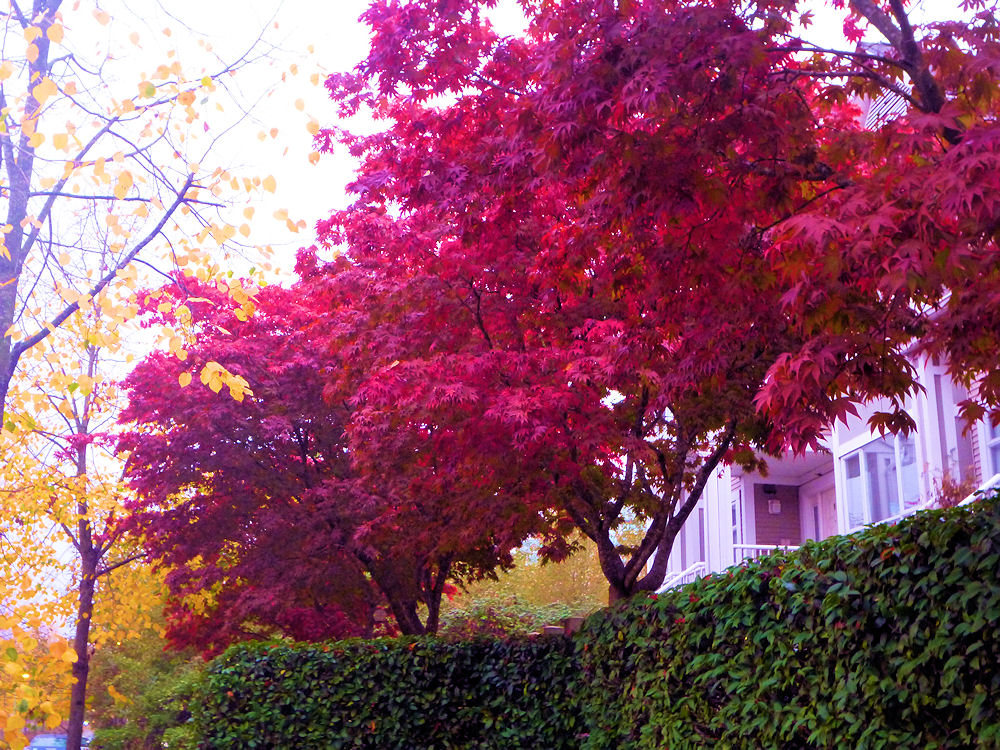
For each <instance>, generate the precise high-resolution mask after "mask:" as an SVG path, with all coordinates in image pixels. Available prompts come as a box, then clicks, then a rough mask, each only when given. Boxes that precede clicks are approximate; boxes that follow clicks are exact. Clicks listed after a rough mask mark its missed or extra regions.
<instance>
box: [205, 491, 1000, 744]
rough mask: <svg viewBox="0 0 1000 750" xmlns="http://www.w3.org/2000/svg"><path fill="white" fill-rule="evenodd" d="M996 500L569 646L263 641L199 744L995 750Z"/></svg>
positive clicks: (661, 602)
mask: <svg viewBox="0 0 1000 750" xmlns="http://www.w3.org/2000/svg"><path fill="white" fill-rule="evenodd" d="M998 572H1000V495H998V496H994V497H991V498H988V499H985V500H983V501H981V502H980V503H977V505H976V506H975V508H974V510H973V511H972V512H969V510H968V509H964V508H958V509H952V510H948V511H940V512H937V511H936V512H929V513H921V514H919V515H918V516H916V517H914V518H911V519H907V520H905V521H903V522H902V523H899V524H897V525H895V526H882V527H873V528H870V529H867V530H866V531H864V532H863V533H860V534H855V535H853V536H849V537H835V538H833V539H829V540H826V541H824V542H821V543H815V544H808V545H806V546H805V547H803V548H802V549H801V550H799V551H797V552H794V553H791V554H788V555H772V556H769V557H767V558H764V559H762V560H759V561H757V562H754V563H750V564H747V565H745V566H743V567H742V568H739V569H735V570H732V571H728V572H726V573H723V574H721V575H716V576H712V577H709V578H705V579H702V580H701V581H698V582H696V583H695V584H692V585H690V586H686V587H684V588H681V589H676V590H674V591H671V592H669V593H667V594H664V595H660V596H659V597H649V598H645V597H643V598H641V599H633V600H632V601H629V602H625V603H623V604H622V605H621V606H618V607H615V608H613V609H608V610H604V611H602V612H601V613H598V614H597V615H595V616H593V617H591V618H590V619H589V620H588V621H587V623H586V625H585V626H584V629H583V631H582V632H581V633H580V634H579V635H578V636H577V637H575V638H574V639H572V640H571V639H568V638H559V637H545V638H535V639H507V640H482V639H480V640H473V641H464V642H462V641H447V640H440V639H439V640H435V639H422V640H398V641H376V642H369V643H361V642H358V643H340V644H329V645H326V646H316V645H311V646H310V645H300V646H294V647H290V646H284V645H270V646H265V645H256V646H239V647H235V648H233V649H231V650H230V651H229V652H227V653H226V655H224V656H223V657H221V658H220V659H219V660H217V661H216V662H215V663H213V665H211V668H210V670H209V678H208V681H207V682H206V684H205V685H204V690H205V698H204V700H203V701H201V702H200V705H198V706H196V707H195V708H196V719H197V721H198V726H199V727H200V728H201V731H202V734H203V737H204V741H203V745H202V746H203V747H205V748H219V749H223V748H255V747H259V748H278V747H280V748H293V747H294V748H410V749H412V750H419V749H420V748H428V749H430V748H435V749H438V748H494V747H495V748H520V747H537V748H544V749H546V750H548V749H555V748H563V747H566V748H589V749H590V750H607V748H635V749H636V750H639V749H647V748H648V749H649V750H653V748H656V749H657V750H659V749H660V748H665V747H670V748H671V749H672V750H678V749H680V748H703V747H704V748H708V747H711V748H727V747H734V748H759V747H775V748H777V747H780V748H813V747H818V748H824V747H828V748H842V747H852V748H880V747H892V748H930V747H933V748H959V747H1000V710H998V703H1000V644H998V629H1000V582H998Z"/></svg>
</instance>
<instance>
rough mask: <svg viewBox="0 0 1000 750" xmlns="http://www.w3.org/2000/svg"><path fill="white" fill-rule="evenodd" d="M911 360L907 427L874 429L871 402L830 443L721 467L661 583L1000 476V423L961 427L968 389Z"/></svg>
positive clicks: (841, 530) (902, 512)
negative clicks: (915, 388) (763, 467)
mask: <svg viewBox="0 0 1000 750" xmlns="http://www.w3.org/2000/svg"><path fill="white" fill-rule="evenodd" d="M917 369H918V373H919V379H920V382H921V384H922V385H923V387H924V390H923V391H922V392H921V393H920V394H919V395H918V396H917V397H916V398H914V399H913V400H912V402H911V403H908V404H906V407H907V411H908V412H909V413H910V415H911V416H912V417H913V419H914V421H915V422H916V424H917V429H916V431H915V432H914V433H911V434H910V435H907V436H902V435H886V436H884V437H883V436H881V435H878V434H877V433H873V432H872V431H871V430H870V429H869V428H868V418H869V417H870V416H871V415H872V414H873V413H874V412H876V411H878V410H879V404H878V403H877V402H875V403H872V404H868V405H867V406H866V407H865V408H862V409H859V417H858V418H857V419H854V418H852V419H851V420H850V421H849V422H848V423H846V424H838V425H837V426H836V427H835V428H834V429H833V431H832V433H831V434H830V435H829V438H828V441H827V448H828V451H827V452H816V453H810V454H807V455H803V456H793V455H791V454H787V455H783V456H780V457H778V458H774V459H770V460H768V471H767V473H766V476H765V475H763V474H761V473H758V472H749V473H748V472H744V471H742V470H741V469H740V468H738V467H735V466H734V467H720V468H719V469H718V471H716V473H715V474H714V475H713V477H712V479H711V481H710V482H709V483H708V485H707V486H706V488H705V491H704V494H703V496H702V499H701V500H700V502H699V503H698V505H697V507H696V508H695V510H694V512H693V513H692V514H691V516H690V517H689V519H688V521H687V523H686V524H685V525H684V528H683V529H682V530H681V533H680V534H679V535H678V538H677V540H676V541H675V543H674V548H673V550H672V551H671V554H670V559H669V563H668V569H667V570H668V572H667V577H666V579H665V581H664V584H663V586H662V588H670V587H672V586H676V585H679V584H682V583H686V582H688V581H690V580H693V579H694V578H696V577H698V576H701V575H705V574H706V573H711V572H717V571H720V570H723V569H725V568H727V567H729V566H730V565H734V564H737V563H739V562H741V561H742V560H744V559H747V558H750V557H756V556H759V555H761V554H765V553H767V552H769V551H771V550H774V549H777V548H794V547H796V546H798V545H800V544H802V542H804V541H805V540H808V539H817V540H818V539H825V538H826V537H828V536H832V535H834V534H845V533H850V532H852V531H856V530H858V529H861V528H863V527H864V526H866V525H868V524H872V523H890V522H893V521H896V520H898V519H900V518H903V517H904V516H907V515H909V514H911V513H914V512H915V511H917V510H920V509H922V508H927V507H932V506H935V505H936V504H937V503H938V501H939V500H940V499H941V497H942V496H950V497H951V498H952V499H953V500H955V499H959V498H963V497H965V496H967V495H969V494H971V493H972V492H973V491H974V490H977V489H980V488H985V487H989V486H996V485H1000V427H993V426H991V425H990V424H989V423H988V422H978V423H976V424H974V425H972V426H971V427H970V428H968V429H966V426H965V423H964V422H963V420H962V419H961V418H960V417H959V416H958V407H957V405H958V404H959V403H960V402H961V401H962V400H963V399H964V398H966V397H967V395H968V394H967V392H966V391H965V389H964V388H963V387H961V386H959V385H957V384H955V383H954V382H953V381H952V380H951V379H950V377H949V376H948V374H947V372H946V371H945V368H944V367H943V366H941V365H939V364H935V363H934V362H925V363H923V364H918V365H917Z"/></svg>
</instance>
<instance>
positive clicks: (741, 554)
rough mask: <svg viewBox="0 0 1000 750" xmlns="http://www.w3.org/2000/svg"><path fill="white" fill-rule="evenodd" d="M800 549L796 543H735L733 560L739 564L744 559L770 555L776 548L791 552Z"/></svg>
mask: <svg viewBox="0 0 1000 750" xmlns="http://www.w3.org/2000/svg"><path fill="white" fill-rule="evenodd" d="M796 549H798V546H797V545H795V544H734V545H733V562H734V563H735V564H737V565H738V564H739V563H741V562H743V561H744V560H753V559H754V558H756V557H762V556H764V555H769V554H770V553H772V552H774V551H776V550H782V551H783V552H790V551H792V550H796Z"/></svg>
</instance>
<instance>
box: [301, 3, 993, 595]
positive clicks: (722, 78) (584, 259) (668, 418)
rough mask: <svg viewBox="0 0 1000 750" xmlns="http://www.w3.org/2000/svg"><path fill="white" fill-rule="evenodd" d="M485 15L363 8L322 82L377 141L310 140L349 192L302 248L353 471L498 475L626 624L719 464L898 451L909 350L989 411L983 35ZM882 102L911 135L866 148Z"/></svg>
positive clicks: (850, 25) (667, 7)
mask: <svg viewBox="0 0 1000 750" xmlns="http://www.w3.org/2000/svg"><path fill="white" fill-rule="evenodd" d="M482 5H483V4H481V3H479V2H475V0H451V1H450V2H444V3H442V2H438V1H437V0H434V1H433V2H431V0H414V1H413V2H408V3H400V2H393V1H389V0H384V1H380V2H375V3H374V4H373V5H372V6H371V8H370V9H369V10H368V11H367V13H366V14H365V16H364V18H365V20H367V22H368V23H369V24H370V25H371V26H372V29H373V37H372V38H373V42H372V48H371V52H370V54H369V56H368V57H367V59H366V60H365V61H363V62H362V63H361V64H360V65H359V66H358V67H357V68H356V69H355V70H354V71H353V72H352V73H350V74H344V75H340V76H334V77H332V78H331V79H330V80H329V82H328V87H329V89H330V92H331V95H332V96H333V98H334V99H335V100H337V101H339V102H340V103H341V106H342V109H343V112H344V113H345V114H353V113H355V112H357V111H359V110H362V109H367V110H369V111H371V112H373V113H374V114H375V115H376V116H378V117H380V118H382V119H383V120H384V122H385V124H386V127H385V129H384V130H383V131H381V132H378V133H375V134H372V135H352V134H350V133H347V132H343V131H339V130H336V129H329V130H325V131H322V132H321V133H320V134H319V135H318V136H317V142H318V145H319V146H320V147H321V148H324V149H327V150H329V149H331V148H332V145H333V143H334V142H335V141H337V140H340V141H342V142H344V143H346V144H347V145H348V146H349V147H350V148H351V150H352V152H353V154H354V155H355V156H357V157H358V158H359V159H360V160H361V167H360V170H359V172H358V177H357V180H356V182H355V183H354V184H353V186H352V187H353V190H354V191H355V193H356V194H357V200H356V202H355V203H354V204H353V205H352V206H351V207H350V208H349V209H347V210H345V211H340V212H337V213H335V214H334V215H333V216H332V217H331V218H330V220H329V221H326V222H322V223H321V224H320V227H319V230H320V240H321V242H322V243H323V244H324V245H325V246H327V247H334V246H342V247H344V248H346V254H347V257H348V258H349V262H348V263H346V264H345V263H341V264H338V265H337V267H336V268H335V269H330V270H326V271H324V272H325V273H327V274H328V275H329V277H330V279H331V283H334V284H338V283H339V284H345V285H347V286H350V287H352V288H353V289H355V290H361V291H360V292H359V293H357V296H356V297H354V298H352V299H353V306H354V311H353V312H352V314H351V315H350V316H349V317H347V318H344V319H343V320H341V321H340V332H339V333H337V334H335V335H334V338H335V340H337V341H338V346H342V347H346V348H347V349H348V350H351V351H354V352H356V353H363V354H364V357H365V362H366V367H367V368H368V372H367V378H368V379H367V380H366V381H364V382H363V383H362V385H361V386H360V388H359V391H358V397H357V405H358V408H357V411H356V413H355V415H354V417H353V418H352V424H351V428H350V429H351V431H352V436H353V437H354V440H355V450H356V451H357V456H358V460H359V461H360V462H361V464H362V465H364V466H365V467H366V470H367V471H376V472H377V471H382V470H384V467H385V466H386V465H388V463H387V462H389V463H391V459H390V457H391V456H393V455H395V453H396V451H398V450H426V451H428V452H429V453H430V454H431V455H438V456H448V460H449V461H450V462H452V465H453V467H454V471H456V472H458V473H459V474H460V475H461V476H464V477H466V478H467V479H472V478H475V477H478V476H481V475H483V473H485V474H486V475H488V476H491V477H494V476H497V477H499V476H502V474H503V472H504V471H507V472H508V475H509V476H510V477H511V480H512V481H511V482H510V483H509V485H505V486H503V489H502V491H503V493H504V494H506V495H509V496H512V497H516V498H519V500H520V502H522V503H524V504H525V507H526V511H527V512H529V513H532V514H545V513H548V514H550V515H552V516H554V519H553V520H555V521H556V524H557V526H556V528H563V527H562V526H559V525H558V524H564V525H565V524H572V525H573V526H575V527H577V528H578V529H580V530H581V531H582V532H583V533H584V534H586V535H587V536H588V537H590V538H591V539H593V540H594V541H595V542H596V544H597V545H598V548H599V551H600V559H601V563H602V567H603V570H604V573H605V575H606V577H607V578H608V581H609V583H610V586H611V593H612V596H613V597H619V596H625V595H629V594H631V593H634V592H636V591H643V590H650V589H654V588H656V587H657V586H658V585H659V584H660V583H661V582H662V580H663V577H664V572H665V566H666V559H667V555H666V554H665V553H666V552H668V551H669V550H670V548H671V546H672V543H673V540H674V538H675V537H676V534H677V533H678V531H679V530H680V527H681V525H682V524H683V522H684V521H685V519H686V518H687V517H688V515H689V514H690V513H691V511H692V510H693V508H694V506H695V505H696V503H697V501H698V500H699V499H700V496H701V492H702V490H703V488H704V486H705V483H706V481H707V479H708V477H709V476H710V475H711V473H712V472H713V471H714V470H715V468H716V467H717V466H718V465H719V463H720V462H721V461H723V460H726V461H736V462H740V463H744V464H746V465H754V464H755V462H756V461H757V456H759V455H760V454H761V453H762V452H768V451H772V452H773V451H777V450H780V449H781V448H783V447H784V446H787V445H791V446H793V447H796V448H802V447H804V446H806V445H815V443H816V441H817V439H818V437H819V436H820V435H821V434H822V432H823V431H824V430H825V429H828V427H829V425H830V424H831V423H832V421H833V420H835V419H838V418H841V419H843V418H846V416H847V415H848V414H851V413H853V411H854V408H855V407H854V405H855V404H857V403H858V402H861V401H865V400H868V399H870V398H872V397H874V396H878V395H884V396H888V397H890V398H894V399H896V401H897V404H896V406H897V408H895V409H894V410H893V411H891V412H889V413H887V414H880V415H877V417H876V420H875V426H876V427H878V426H886V427H889V428H892V429H905V428H906V427H907V426H908V424H910V423H909V422H908V421H907V417H906V415H905V412H903V410H902V400H903V398H904V397H905V395H906V394H908V393H912V392H913V391H914V390H915V389H916V388H917V387H918V386H917V385H916V381H915V379H914V377H915V375H914V369H913V367H912V364H911V357H912V355H913V349H912V347H913V345H914V342H915V341H918V340H920V341H921V342H922V343H921V346H923V347H924V349H925V350H926V351H928V352H930V353H939V352H940V353H944V354H946V355H947V357H948V358H949V361H950V362H951V365H952V368H953V372H955V373H956V375H958V376H959V377H960V378H966V379H968V380H969V381H971V380H974V379H976V380H977V382H978V386H979V389H978V394H979V396H980V397H981V398H982V399H984V400H986V401H992V403H996V402H997V401H998V400H1000V399H998V396H1000V392H998V390H997V387H996V386H997V380H996V377H997V375H996V372H997V370H996V365H995V361H993V360H991V359H990V356H989V351H991V346H992V347H993V348H992V351H995V346H993V345H994V344H995V343H996V341H995V339H996V336H997V335H998V334H997V333H996V332H997V331H1000V326H997V325H992V322H995V321H997V317H996V316H997V305H996V302H997V298H996V289H997V283H996V282H997V270H996V267H997V253H996V252H995V247H994V245H993V240H992V233H993V231H994V227H995V224H996V223H995V221H994V220H993V219H992V218H991V217H993V216H995V215H996V211H995V206H994V200H995V199H994V198H993V196H994V195H996V192H995V191H994V190H992V180H994V179H996V178H995V176H994V175H995V170H989V169H988V164H989V163H991V161H990V159H991V158H993V157H992V154H993V149H994V145H993V144H994V141H995V139H993V138H992V130H990V128H992V122H993V116H992V114H990V113H991V112H992V111H993V110H992V109H990V107H995V105H994V104H993V102H994V101H995V100H996V99H997V97H996V74H995V72H994V67H993V66H994V60H995V48H996V42H995V31H991V30H990V29H991V28H994V29H995V23H994V24H993V26H992V27H991V26H990V21H989V19H990V18H991V16H990V14H989V13H988V12H984V13H983V14H982V15H981V16H980V17H979V18H978V20H977V21H976V22H974V23H969V24H957V23H949V24H941V25H936V26H930V27H928V28H926V29H924V30H917V29H916V27H914V26H913V25H912V24H911V23H910V21H909V19H908V16H907V11H906V10H905V8H904V7H903V6H902V4H901V2H898V0H890V2H889V4H888V6H887V10H884V9H883V8H882V7H881V6H876V5H874V4H872V3H870V2H868V1H867V0H861V1H860V2H855V3H853V4H851V5H850V7H849V8H847V9H846V10H845V16H846V24H845V28H847V29H848V31H849V32H850V33H852V34H854V33H856V32H857V29H858V28H860V27H863V26H866V25H871V26H873V27H874V28H875V29H878V30H879V31H880V32H882V33H883V34H885V35H886V37H887V42H886V44H885V45H883V47H876V48H872V47H863V46H862V47H858V48H855V49H849V50H828V49H823V48H821V47H819V46H817V45H815V44H811V43H809V42H807V41H803V40H802V39H801V38H800V37H798V36H796V33H797V32H796V30H795V27H794V24H793V22H794V21H795V20H798V19H799V15H798V13H799V9H798V8H797V4H796V3H794V2H785V1H778V2H760V3H755V4H751V5H738V4H734V3H730V2H725V1H724V0H723V1H720V2H714V3H708V4H706V3H690V2H682V1H679V0H657V1H656V2H653V1H651V0H650V1H647V2H623V1H616V0H588V1H587V2H579V3H547V4H535V3H526V4H524V7H525V11H526V13H527V15H528V21H529V27H528V31H527V34H526V35H525V37H524V38H504V37H500V36H498V35H497V34H495V33H494V32H493V30H492V28H491V26H490V25H489V23H487V22H486V21H485V20H484V19H483V18H482V15H481V9H482ZM886 95H899V96H901V97H903V99H904V100H905V103H906V107H904V109H906V113H905V114H904V115H903V116H901V117H895V118H894V119H891V120H890V121H889V123H888V124H886V125H885V126H884V127H883V128H882V129H876V130H872V129H870V128H869V127H867V126H866V125H865V123H863V122H862V121H861V120H860V118H859V115H860V112H861V109H862V105H863V104H864V100H863V99H859V97H861V96H867V97H869V99H872V98H879V97H883V96H886ZM977 118H978V120H977ZM974 120H976V121H977V122H979V123H981V124H982V129H981V130H978V131H976V137H972V131H971V130H970V129H969V128H970V125H968V124H967V123H970V122H972V121H974ZM942 252H943V253H944V255H943V256H942V255H941V253H942ZM315 263H316V267H317V268H320V265H319V264H318V261H316V262H315ZM977 319H983V320H985V322H986V324H987V325H986V327H987V328H989V329H990V330H989V331H988V332H987V333H986V334H985V335H983V334H982V332H981V331H978V330H977V331H976V332H975V333H973V334H971V335H970V334H969V333H967V332H963V331H967V330H968V329H970V328H972V326H973V323H974V321H976V320H977ZM981 408H982V406H981V405H980V406H978V407H977V406H976V405H975V404H972V403H970V404H969V405H968V407H967V411H968V413H969V414H970V415H973V416H974V415H976V414H978V413H982V412H981V411H977V409H981ZM633 517H638V518H642V519H646V520H648V522H649V526H648V531H647V534H646V536H645V538H644V539H643V540H642V542H641V543H640V544H639V545H638V546H637V547H634V548H631V549H623V548H621V547H620V546H619V545H617V544H616V537H615V533H614V530H615V527H616V526H617V525H618V524H619V523H621V522H622V521H623V520H624V519H627V518H633ZM546 549H548V550H551V551H552V552H553V554H556V555H558V554H560V553H561V552H562V551H563V550H562V549H561V547H560V546H559V545H558V544H553V545H551V546H550V547H547V548H546ZM656 552H659V553H660V554H656V555H655V556H654V553H656Z"/></svg>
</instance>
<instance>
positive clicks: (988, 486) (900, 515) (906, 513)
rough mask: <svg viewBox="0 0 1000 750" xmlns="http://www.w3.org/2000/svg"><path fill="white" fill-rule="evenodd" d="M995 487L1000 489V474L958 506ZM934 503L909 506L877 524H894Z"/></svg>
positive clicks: (980, 486) (933, 499)
mask: <svg viewBox="0 0 1000 750" xmlns="http://www.w3.org/2000/svg"><path fill="white" fill-rule="evenodd" d="M995 487H1000V474H994V475H993V476H992V477H990V478H989V479H987V480H986V481H985V482H983V483H982V484H981V485H979V487H977V488H976V489H974V490H973V491H972V492H971V493H970V494H969V495H968V497H966V498H965V499H963V500H962V501H961V502H959V503H958V505H968V504H969V503H971V502H973V501H974V500H975V499H976V498H977V497H979V493H980V492H986V491H987V490H992V489H993V488H995ZM936 501H937V498H935V497H929V498H927V499H926V500H924V501H923V502H920V503H917V504H916V505H911V506H910V507H909V508H907V509H906V510H904V511H902V512H900V513H897V514H896V515H894V516H889V517H888V518H883V519H882V520H881V521H878V523H896V521H901V520H902V519H904V518H906V517H907V516H912V515H913V514H914V513H916V512H917V511H919V510H927V509H928V508H934V507H935V503H936Z"/></svg>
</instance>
